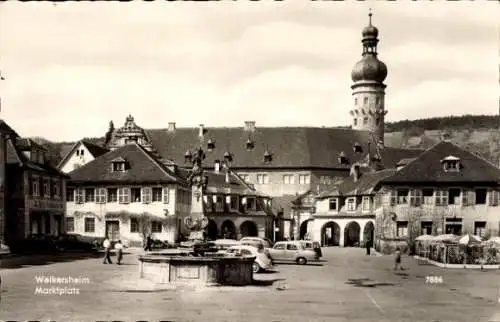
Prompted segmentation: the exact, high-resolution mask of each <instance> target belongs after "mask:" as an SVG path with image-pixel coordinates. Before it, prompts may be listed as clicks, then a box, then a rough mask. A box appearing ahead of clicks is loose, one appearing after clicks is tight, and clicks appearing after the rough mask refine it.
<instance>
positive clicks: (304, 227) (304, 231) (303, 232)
mask: <svg viewBox="0 0 500 322" xmlns="http://www.w3.org/2000/svg"><path fill="white" fill-rule="evenodd" d="M310 222H311V220H306V221H304V222H302V223H301V224H300V232H299V237H300V239H301V240H304V239H305V237H306V234H307V232H308V231H309V230H308V228H309V223H310Z"/></svg>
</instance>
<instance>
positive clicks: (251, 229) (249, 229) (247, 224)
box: [240, 220, 258, 237]
mask: <svg viewBox="0 0 500 322" xmlns="http://www.w3.org/2000/svg"><path fill="white" fill-rule="evenodd" d="M240 234H241V237H257V236H258V230H257V225H256V224H255V223H254V222H253V221H251V220H247V221H244V222H243V223H242V224H241V225H240Z"/></svg>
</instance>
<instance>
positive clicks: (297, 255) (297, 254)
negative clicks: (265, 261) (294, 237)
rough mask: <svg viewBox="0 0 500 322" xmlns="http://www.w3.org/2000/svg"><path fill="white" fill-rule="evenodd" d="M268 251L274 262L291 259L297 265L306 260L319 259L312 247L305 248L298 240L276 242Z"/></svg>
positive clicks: (304, 262)
mask: <svg viewBox="0 0 500 322" xmlns="http://www.w3.org/2000/svg"><path fill="white" fill-rule="evenodd" d="M269 253H270V255H271V258H272V259H273V261H274V262H276V261H293V262H295V263H297V264H299V265H305V264H307V262H315V261H318V260H319V256H318V254H317V253H316V252H315V251H314V250H312V249H306V248H305V245H304V244H303V243H302V242H300V241H284V242H277V243H276V244H274V247H273V248H271V249H269Z"/></svg>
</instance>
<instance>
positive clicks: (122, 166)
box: [111, 158, 127, 172]
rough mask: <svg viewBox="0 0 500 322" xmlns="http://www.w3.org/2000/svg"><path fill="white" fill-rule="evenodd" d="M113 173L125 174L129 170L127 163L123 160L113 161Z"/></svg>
mask: <svg viewBox="0 0 500 322" xmlns="http://www.w3.org/2000/svg"><path fill="white" fill-rule="evenodd" d="M111 164H112V171H113V172H124V171H125V170H126V169H127V166H126V165H127V161H125V159H123V158H116V159H114V160H113V161H111Z"/></svg>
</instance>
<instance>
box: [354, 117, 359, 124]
mask: <svg viewBox="0 0 500 322" xmlns="http://www.w3.org/2000/svg"><path fill="white" fill-rule="evenodd" d="M357 125H358V119H357V118H354V126H357Z"/></svg>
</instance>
